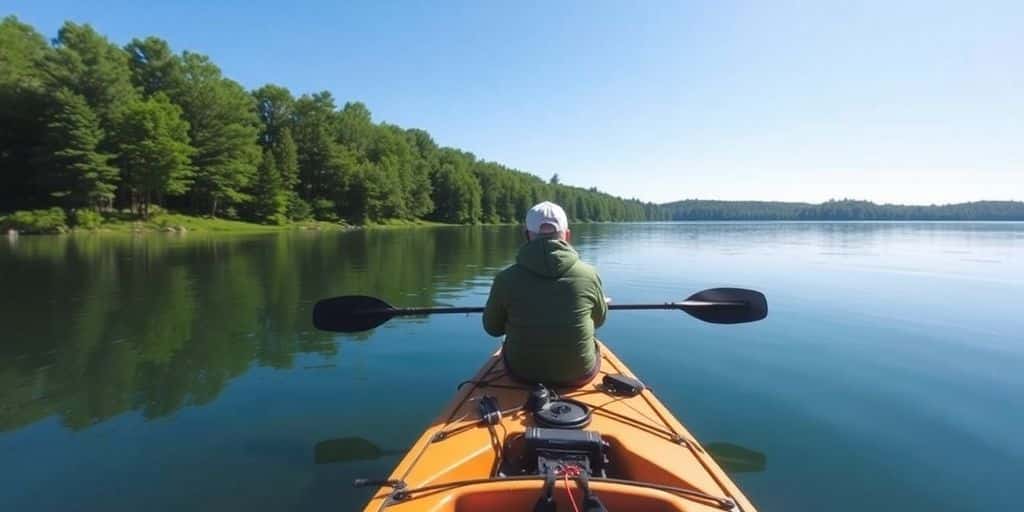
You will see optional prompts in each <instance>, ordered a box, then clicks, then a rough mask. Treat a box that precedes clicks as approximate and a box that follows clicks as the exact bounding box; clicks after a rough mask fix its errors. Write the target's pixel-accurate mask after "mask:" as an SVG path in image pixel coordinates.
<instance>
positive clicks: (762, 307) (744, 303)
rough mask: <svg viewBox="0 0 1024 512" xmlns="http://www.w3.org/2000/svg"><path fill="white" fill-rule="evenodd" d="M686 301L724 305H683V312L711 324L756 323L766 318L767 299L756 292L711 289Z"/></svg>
mask: <svg viewBox="0 0 1024 512" xmlns="http://www.w3.org/2000/svg"><path fill="white" fill-rule="evenodd" d="M686 300H687V301H701V302H721V303H724V304H712V305H700V306H687V305H685V304H684V305H683V311H686V312H687V313H689V314H690V315H693V316H694V317H696V318H699V319H701V320H703V321H705V322H709V323H713V324H742V323H747V322H756V321H758V320H761V319H763V318H764V317H766V316H768V299H766V298H765V296H764V294H763V293H761V292H759V291H757V290H746V289H743V288H711V289H708V290H704V291H702V292H697V293H695V294H693V295H691V296H689V297H687V299H686Z"/></svg>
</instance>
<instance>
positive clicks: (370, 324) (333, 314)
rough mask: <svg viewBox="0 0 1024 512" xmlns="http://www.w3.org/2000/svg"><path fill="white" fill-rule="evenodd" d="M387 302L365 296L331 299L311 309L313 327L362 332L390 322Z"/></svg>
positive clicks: (390, 309)
mask: <svg viewBox="0 0 1024 512" xmlns="http://www.w3.org/2000/svg"><path fill="white" fill-rule="evenodd" d="M392 310H393V308H392V307H391V305H390V304H388V303H387V302H384V301H382V300H380V299H378V298H376V297H368V296H366V295H345V296H343V297H332V298H330V299H324V300H321V301H319V302H317V303H316V306H314V307H313V326H315V327H316V328H317V329H320V330H322V331H334V332H362V331H368V330H370V329H373V328H374V327H377V326H378V325H380V324H383V323H384V322H387V321H388V320H391V317H392V316H394V315H392V313H391V312H392Z"/></svg>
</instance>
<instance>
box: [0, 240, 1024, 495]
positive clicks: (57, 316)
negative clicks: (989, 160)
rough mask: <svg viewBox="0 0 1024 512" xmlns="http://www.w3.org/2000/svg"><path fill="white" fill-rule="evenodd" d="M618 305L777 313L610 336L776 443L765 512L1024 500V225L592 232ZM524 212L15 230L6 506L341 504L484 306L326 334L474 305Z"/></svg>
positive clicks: (721, 422)
mask: <svg viewBox="0 0 1024 512" xmlns="http://www.w3.org/2000/svg"><path fill="white" fill-rule="evenodd" d="M575 236H576V238H575V242H576V245H577V247H578V249H579V250H580V252H581V254H582V255H583V257H584V258H585V259H587V260H590V261H592V262H594V263H596V264H597V266H598V268H599V269H600V271H601V273H602V276H603V278H604V282H605V285H606V290H607V292H608V294H609V295H611V296H612V297H613V298H614V299H615V301H616V302H617V303H628V302H634V301H635V302H641V301H642V302H652V301H667V300H673V299H680V298H682V297H684V296H686V295H688V294H689V293H690V292H693V291H696V290H699V289H702V288H707V287H712V286H744V287H751V288H757V289H760V290H762V291H764V292H765V293H766V294H767V295H768V300H769V304H770V311H771V313H770V315H769V317H768V319H767V320H766V321H763V322H760V323H757V324H751V325H742V326H712V325H707V324H702V323H700V322H697V321H695V320H693V319H690V318H689V317H686V316H685V315H683V314H680V313H669V312H617V313H613V314H612V316H610V318H609V321H608V323H607V325H606V326H605V327H603V328H602V329H601V330H600V332H599V334H600V336H601V337H602V338H603V339H604V340H605V341H606V342H607V343H608V344H609V345H611V346H612V347H613V348H614V349H615V350H616V352H617V353H618V355H619V356H620V357H622V358H623V359H624V360H625V361H626V362H627V363H628V364H629V365H630V366H631V367H632V368H633V370H634V371H636V372H637V373H638V374H639V375H640V376H641V377H642V378H644V379H645V380H646V381H648V382H649V383H650V384H651V386H652V387H653V388H654V389H656V390H657V392H658V394H659V395H660V396H661V398H662V399H663V400H664V401H665V402H666V404H667V405H668V406H669V407H670V408H671V409H672V410H673V411H675V412H676V414H677V415H678V416H679V418H680V419H681V420H682V421H683V422H684V423H685V424H687V425H688V426H689V427H690V428H691V430H692V431H693V432H694V433H695V434H696V435H697V436H698V437H699V438H700V439H701V440H703V441H705V442H712V441H724V442H730V443H735V444H740V445H742V446H745V447H747V448H751V449H755V450H758V451H760V452H762V453H764V454H765V455H766V456H767V467H766V469H765V470H764V471H762V472H759V473H741V474H736V475H735V478H736V479H737V480H738V482H739V484H740V486H741V487H743V488H744V489H745V491H746V492H747V494H748V495H749V496H750V498H751V499H752V500H753V501H754V503H755V504H757V505H759V506H760V508H761V509H762V510H765V511H770V510H830V511H846V510H849V511H854V510H861V509H877V510H932V511H946V510H949V511H953V510H986V509H987V510H1000V509H1010V508H1015V507H1014V505H1015V504H1016V503H1018V502H1019V498H1018V497H1017V496H1016V495H1015V494H1016V492H1017V489H1018V488H1019V487H1020V483H1021V481H1022V480H1021V479H1022V475H1024V435H1022V432H1024V308H1022V306H1024V224H1019V223H1002V224H996V223H992V224H987V223H941V224H930V223H751V224H729V223H726V224H721V223H718V224H716V223H708V224H703V223H697V224H646V225H593V226H580V227H578V229H577V230H576V232H575ZM519 241H520V238H519V235H518V232H517V230H516V229H515V228H511V227H484V228H481V227H466V228H462V227H453V228H437V229H409V230H386V231H358V232H348V233H308V232H296V233H285V234H271V235H254V236H227V237H226V236H221V237H203V236H196V235H194V234H188V235H185V236H175V235H168V236H162V235H151V236H146V237H141V238H131V237H118V236H102V237H97V236H82V237H78V236H75V237H21V238H19V239H17V240H9V239H0V340H2V341H0V508H2V509H3V510H18V511H35V510H103V511H136V510H149V511H162V510H180V509H191V510H223V509H227V510H238V509H242V508H243V507H245V508H247V509H249V510H255V511H262V510H268V511H269V510H283V509H288V510H316V511H322V510H328V509H331V510H339V509H340V510H349V509H357V508H359V507H360V506H361V505H362V503H363V502H364V500H365V499H366V498H367V497H368V496H369V494H370V492H371V491H370V490H367V489H352V488H351V487H350V486H349V482H350V481H351V480H352V479H353V478H356V477H383V476H385V475H386V474H387V473H388V472H389V470H390V468H391V467H392V466H393V465H394V464H395V463H396V462H397V460H398V457H399V455H387V456H384V457H382V458H380V459H378V460H374V461H359V462H345V463H337V464H321V465H316V464H314V462H313V447H314V445H315V444H316V443H317V442H318V441H322V440H326V439H331V438H339V437H349V436H359V437H363V438H366V439H368V440H370V441H372V442H374V443H375V444H377V445H378V446H380V447H381V448H383V449H385V450H391V451H394V452H395V453H400V452H401V450H402V449H404V448H406V447H407V446H408V445H409V444H410V443H411V442H412V441H413V440H414V439H415V437H416V436H417V435H418V433H419V432H420V430H421V429H422V428H423V427H424V426H426V425H427V424H428V422H429V421H430V420H431V419H432V418H433V416H434V415H435V414H436V413H437V412H438V411H439V410H440V409H441V407H442V406H443V405H444V404H445V402H446V400H447V399H448V398H449V397H450V395H451V393H452V392H453V391H454V388H455V385H456V384H457V383H458V382H459V381H461V380H463V379H464V378H466V377H468V376H469V375H471V374H472V373H473V372H474V371H475V370H476V369H477V367H478V366H479V365H480V364H481V363H482V361H483V360H484V358H485V357H486V356H487V355H488V354H489V353H491V352H492V351H493V350H494V349H495V347H496V346H497V342H496V341H494V340H492V339H490V338H488V337H487V336H486V335H485V334H484V333H483V332H482V329H481V327H480V319H479V318H478V317H476V316H472V317H466V316H454V317H453V316H449V317H436V318H431V319H420V320H408V321H395V322H392V323H390V324H388V325H387V326H385V327H382V328H380V329H377V330H376V331H375V332H372V333H367V334H364V335H360V336H341V335H334V334H327V333H319V332H315V331H314V330H312V328H311V326H310V322H309V317H310V311H311V307H312V304H313V302H314V301H315V300H316V299H318V298H321V297H327V296H331V295H338V294H349V293H366V294H372V295H377V296H380V297H382V298H385V299H386V300H388V301H390V302H392V303H395V304H401V305H410V306H412V305H442V304H450V305H479V304H482V302H483V301H484V299H485V296H486V293H487V288H488V285H489V280H490V278H491V277H492V276H493V275H494V273H495V272H496V271H498V270H499V269H500V268H502V267H503V266H505V265H507V264H508V263H509V262H511V261H512V259H513V257H514V254H515V250H516V248H517V246H518V244H519Z"/></svg>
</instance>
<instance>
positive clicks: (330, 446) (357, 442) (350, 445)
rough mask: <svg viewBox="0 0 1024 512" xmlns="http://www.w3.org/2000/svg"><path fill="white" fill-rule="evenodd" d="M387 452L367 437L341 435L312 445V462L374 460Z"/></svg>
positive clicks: (331, 462)
mask: <svg viewBox="0 0 1024 512" xmlns="http://www.w3.org/2000/svg"><path fill="white" fill-rule="evenodd" d="M386 454H387V453H386V452H385V451H384V450H381V449H380V448H379V447H378V446H377V445H375V444H373V442H371V441H369V440H368V439H363V438H361V437H341V438H338V439H328V440H326V441H320V442H319V443H317V444H316V446H315V447H313V462H315V463H317V464H333V463H335V462H349V461H353V460H374V459H377V458H380V457H382V456H384V455H386Z"/></svg>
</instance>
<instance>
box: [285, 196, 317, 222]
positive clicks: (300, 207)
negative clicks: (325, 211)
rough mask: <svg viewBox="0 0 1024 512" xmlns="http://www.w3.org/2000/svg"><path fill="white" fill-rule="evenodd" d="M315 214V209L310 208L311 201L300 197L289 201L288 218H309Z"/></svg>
mask: <svg viewBox="0 0 1024 512" xmlns="http://www.w3.org/2000/svg"><path fill="white" fill-rule="evenodd" d="M312 216H313V209H312V208H310V206H309V203H307V202H305V201H303V200H302V199H299V198H298V197H296V198H293V199H292V200H291V201H289V202H288V218H290V219H293V220H308V219H309V218H310V217H312Z"/></svg>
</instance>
